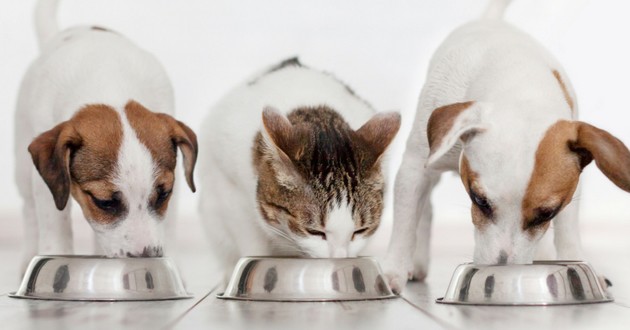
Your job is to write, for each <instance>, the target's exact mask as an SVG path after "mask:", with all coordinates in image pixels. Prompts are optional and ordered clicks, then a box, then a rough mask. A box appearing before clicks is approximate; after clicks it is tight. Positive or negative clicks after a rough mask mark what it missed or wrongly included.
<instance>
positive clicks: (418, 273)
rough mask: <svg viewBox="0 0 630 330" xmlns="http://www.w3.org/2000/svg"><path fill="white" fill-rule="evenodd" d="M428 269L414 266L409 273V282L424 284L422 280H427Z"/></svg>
mask: <svg viewBox="0 0 630 330" xmlns="http://www.w3.org/2000/svg"><path fill="white" fill-rule="evenodd" d="M427 274H428V269H427V267H426V266H418V265H416V266H415V267H414V268H413V272H412V273H411V278H410V280H411V281H416V282H424V279H426V278H427Z"/></svg>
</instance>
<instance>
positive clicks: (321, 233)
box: [306, 228, 326, 240]
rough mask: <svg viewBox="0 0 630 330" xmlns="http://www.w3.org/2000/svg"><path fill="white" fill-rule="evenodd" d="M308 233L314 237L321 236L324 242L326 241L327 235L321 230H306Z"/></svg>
mask: <svg viewBox="0 0 630 330" xmlns="http://www.w3.org/2000/svg"><path fill="white" fill-rule="evenodd" d="M306 232H307V233H309V234H311V235H313V236H320V237H321V238H322V239H323V240H325V239H326V233H325V232H323V231H321V230H317V229H311V228H306Z"/></svg>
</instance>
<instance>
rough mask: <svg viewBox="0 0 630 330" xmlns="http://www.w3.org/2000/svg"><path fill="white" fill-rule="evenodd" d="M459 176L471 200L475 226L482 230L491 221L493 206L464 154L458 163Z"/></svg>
mask: <svg viewBox="0 0 630 330" xmlns="http://www.w3.org/2000/svg"><path fill="white" fill-rule="evenodd" d="M459 172H460V176H461V179H462V183H463V184H464V187H465V188H466V191H467V192H468V195H469V196H470V199H471V201H472V207H471V215H472V221H473V224H474V225H475V227H476V228H477V229H479V230H483V229H484V228H485V227H486V226H487V225H489V224H490V223H492V222H493V216H494V212H495V210H494V208H493V205H492V204H491V203H490V201H489V200H488V198H487V197H486V194H485V192H484V190H483V188H482V187H481V184H480V182H479V174H477V172H475V171H473V170H472V169H471V168H470V163H469V162H468V158H466V156H462V160H461V165H460V170H459Z"/></svg>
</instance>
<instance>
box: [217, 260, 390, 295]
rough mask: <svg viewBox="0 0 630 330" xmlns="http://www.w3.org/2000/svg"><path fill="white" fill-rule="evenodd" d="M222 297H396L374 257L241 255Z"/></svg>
mask: <svg viewBox="0 0 630 330" xmlns="http://www.w3.org/2000/svg"><path fill="white" fill-rule="evenodd" d="M218 297H219V298H221V299H239V300H262V301H339V300H372V299H386V298H393V297H395V295H394V294H393V293H392V291H391V289H390V288H389V286H388V285H387V283H386V282H385V279H384V277H383V275H382V274H381V269H380V267H379V266H378V263H377V262H376V260H374V259H372V258H341V259H316V258H312V259H311V258H264V257H261V258H256V257H247V258H241V260H240V261H239V262H238V264H237V265H236V268H235V269H234V273H233V274H232V278H231V280H230V283H229V285H228V287H227V288H226V290H225V292H224V293H223V294H220V295H218Z"/></svg>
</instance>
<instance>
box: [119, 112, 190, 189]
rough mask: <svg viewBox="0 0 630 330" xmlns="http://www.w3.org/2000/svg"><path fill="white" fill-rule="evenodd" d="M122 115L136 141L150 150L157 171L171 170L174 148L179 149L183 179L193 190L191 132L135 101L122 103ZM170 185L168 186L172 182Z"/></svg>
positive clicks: (175, 151) (175, 158) (175, 150)
mask: <svg viewBox="0 0 630 330" xmlns="http://www.w3.org/2000/svg"><path fill="white" fill-rule="evenodd" d="M125 115H126V116H127V120H129V124H130V125H131V127H132V128H133V130H134V131H135V132H136V135H137V136H138V139H139V140H140V142H141V143H142V144H144V145H145V146H146V147H147V149H148V150H149V152H150V153H151V156H152V157H153V160H154V161H155V163H156V164H157V166H158V168H159V170H160V171H166V172H172V171H173V170H174V169H175V165H176V164H177V147H179V148H180V149H181V151H182V154H183V155H184V168H185V173H186V181H187V182H188V185H189V186H190V189H191V190H192V191H193V192H194V191H195V184H194V181H193V171H194V168H195V163H196V159H197V152H198V147H197V136H196V135H195V133H194V132H193V131H192V130H191V129H190V128H189V127H188V126H186V125H185V124H184V123H182V122H179V121H177V120H175V119H174V118H173V117H171V116H169V115H167V114H163V113H154V112H151V111H149V110H147V109H146V108H145V107H143V106H142V105H141V104H140V103H138V102H135V101H130V102H129V103H127V105H125ZM170 185H171V186H172V183H171V184H170Z"/></svg>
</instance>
